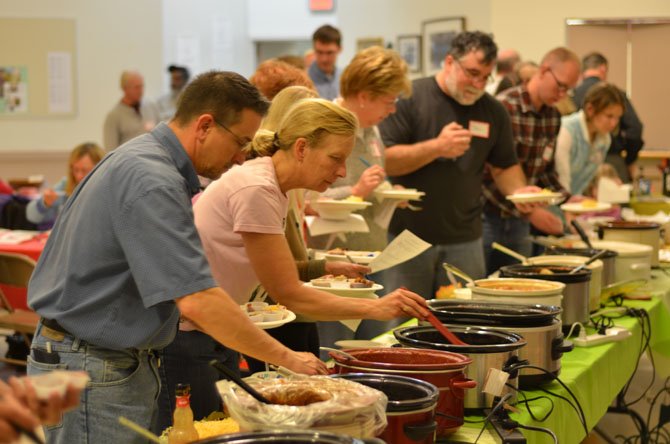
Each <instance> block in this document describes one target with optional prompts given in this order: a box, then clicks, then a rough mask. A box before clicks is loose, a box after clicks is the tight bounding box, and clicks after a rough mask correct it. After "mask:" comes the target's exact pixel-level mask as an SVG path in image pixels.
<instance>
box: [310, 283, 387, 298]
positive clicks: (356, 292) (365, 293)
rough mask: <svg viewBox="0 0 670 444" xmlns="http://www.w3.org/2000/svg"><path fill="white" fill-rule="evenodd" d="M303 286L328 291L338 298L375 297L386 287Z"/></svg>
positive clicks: (375, 285)
mask: <svg viewBox="0 0 670 444" xmlns="http://www.w3.org/2000/svg"><path fill="white" fill-rule="evenodd" d="M303 285H304V286H305V287H310V288H315V289H317V290H321V291H326V292H328V293H332V294H336V295H338V296H347V297H352V298H359V297H370V295H374V293H375V292H376V291H379V290H383V289H384V286H383V285H379V284H372V287H369V288H333V287H318V286H316V285H312V283H311V282H305V283H304V284H303Z"/></svg>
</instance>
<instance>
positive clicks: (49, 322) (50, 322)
mask: <svg viewBox="0 0 670 444" xmlns="http://www.w3.org/2000/svg"><path fill="white" fill-rule="evenodd" d="M41 322H42V325H44V326H45V327H49V328H50V329H52V330H56V331H57V332H58V333H63V334H64V335H68V336H72V334H71V333H70V332H69V331H67V330H66V329H65V328H63V326H61V325H60V324H59V323H58V321H56V320H55V319H47V318H42V319H41Z"/></svg>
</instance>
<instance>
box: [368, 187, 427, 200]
mask: <svg viewBox="0 0 670 444" xmlns="http://www.w3.org/2000/svg"><path fill="white" fill-rule="evenodd" d="M375 195H377V196H379V197H381V198H383V199H400V200H421V198H422V197H423V196H425V195H426V193H424V192H423V191H417V190H414V189H404V190H403V189H393V190H383V191H375Z"/></svg>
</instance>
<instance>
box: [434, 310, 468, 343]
mask: <svg viewBox="0 0 670 444" xmlns="http://www.w3.org/2000/svg"><path fill="white" fill-rule="evenodd" d="M426 318H427V319H428V322H430V323H431V324H432V326H433V327H435V328H436V329H437V331H439V332H440V334H441V335H442V336H444V337H445V338H446V339H447V341H449V342H451V343H452V344H454V345H468V344H467V343H465V342H463V341H461V340H460V339H459V338H458V336H456V335H455V334H453V333H452V332H451V330H449V329H448V328H447V327H445V326H444V324H443V323H442V322H440V320H439V319H437V318H436V317H435V315H434V314H433V313H430V312H428V316H427V317H426Z"/></svg>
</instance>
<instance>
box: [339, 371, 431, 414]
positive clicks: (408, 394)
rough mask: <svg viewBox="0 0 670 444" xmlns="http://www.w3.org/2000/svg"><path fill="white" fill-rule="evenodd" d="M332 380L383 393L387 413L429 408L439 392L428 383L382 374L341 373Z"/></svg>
mask: <svg viewBox="0 0 670 444" xmlns="http://www.w3.org/2000/svg"><path fill="white" fill-rule="evenodd" d="M331 377H332V378H342V379H348V380H350V381H354V382H358V383H359V384H363V385H365V386H368V387H370V388H373V389H376V390H379V391H381V392H383V393H384V394H385V395H386V397H387V398H388V404H387V406H386V411H387V412H394V413H395V412H408V411H412V410H420V409H424V408H428V407H431V406H433V405H435V404H436V403H437V398H438V397H439V396H440V391H439V390H438V389H437V387H435V386H434V385H433V384H431V383H430V382H426V381H422V380H420V379H416V378H409V377H406V376H397V375H385V374H382V373H342V374H337V375H331Z"/></svg>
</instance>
